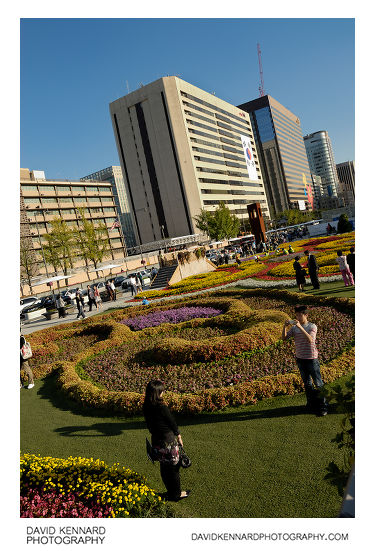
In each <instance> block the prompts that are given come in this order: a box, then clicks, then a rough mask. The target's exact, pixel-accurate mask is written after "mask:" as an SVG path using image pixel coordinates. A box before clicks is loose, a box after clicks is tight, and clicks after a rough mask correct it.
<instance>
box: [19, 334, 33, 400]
mask: <svg viewBox="0 0 375 551" xmlns="http://www.w3.org/2000/svg"><path fill="white" fill-rule="evenodd" d="M31 355H32V352H31V347H30V344H29V343H27V342H26V339H25V337H24V336H23V335H22V333H21V334H20V361H21V364H20V388H22V387H23V386H24V385H23V383H22V371H24V372H25V373H26V375H27V386H26V388H27V389H28V390H30V389H31V388H33V387H34V376H33V372H32V371H31V367H30V364H29V358H31Z"/></svg>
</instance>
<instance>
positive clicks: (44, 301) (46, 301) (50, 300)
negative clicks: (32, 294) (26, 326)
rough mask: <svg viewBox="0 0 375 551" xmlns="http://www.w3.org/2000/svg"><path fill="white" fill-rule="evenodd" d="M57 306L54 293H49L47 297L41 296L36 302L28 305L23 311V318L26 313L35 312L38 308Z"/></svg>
mask: <svg viewBox="0 0 375 551" xmlns="http://www.w3.org/2000/svg"><path fill="white" fill-rule="evenodd" d="M53 306H55V299H54V297H53V295H48V296H45V297H41V298H40V299H39V300H38V301H37V302H34V304H32V305H31V306H28V307H27V308H25V309H24V310H23V311H22V314H21V317H22V318H23V317H24V315H25V314H28V313H29V312H35V311H36V310H40V309H42V308H46V309H48V308H51V307H53Z"/></svg>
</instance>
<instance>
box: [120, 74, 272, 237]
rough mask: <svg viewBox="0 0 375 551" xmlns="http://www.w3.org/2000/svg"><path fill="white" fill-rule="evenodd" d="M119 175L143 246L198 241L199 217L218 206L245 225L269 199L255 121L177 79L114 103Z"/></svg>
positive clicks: (162, 81) (265, 210) (265, 209)
mask: <svg viewBox="0 0 375 551" xmlns="http://www.w3.org/2000/svg"><path fill="white" fill-rule="evenodd" d="M110 113H111V119H112V124H113V130H114V134H115V138H116V143H117V148H118V153H119V157H120V160H121V167H122V170H123V174H124V176H125V184H126V187H127V192H128V196H129V199H130V206H131V210H132V212H133V213H134V215H135V225H136V237H137V238H138V239H139V240H140V242H141V243H146V242H151V241H156V240H159V239H163V238H164V237H178V236H184V235H192V234H195V233H200V230H199V229H198V228H197V226H196V223H195V220H194V217H195V216H197V215H198V214H199V213H200V211H201V209H202V208H203V209H206V210H214V209H215V208H217V207H218V205H219V204H220V202H224V203H225V205H226V206H227V207H228V208H229V209H230V210H231V212H232V213H234V214H236V215H237V216H238V217H239V218H240V219H243V220H246V221H248V213H247V208H246V207H247V205H248V204H250V203H254V202H259V203H260V204H261V206H262V210H263V214H264V215H266V216H268V214H269V210H268V205H267V198H266V195H265V190H264V186H263V179H262V174H261V170H260V165H259V161H258V158H257V153H256V148H255V142H254V136H253V131H252V127H251V123H250V118H249V115H248V114H247V113H245V112H244V111H243V110H241V109H238V108H237V107H235V106H234V105H231V104H229V103H227V102H226V101H223V100H221V99H219V98H217V97H216V96H215V95H213V94H210V93H208V92H204V91H203V90H200V89H199V88H197V87H196V86H193V85H192V84H189V83H188V82H184V81H183V80H181V79H179V78H177V77H174V76H172V77H163V78H161V79H159V80H157V81H155V82H152V83H150V84H148V85H146V86H143V87H141V88H139V89H138V90H136V91H134V92H131V93H130V94H128V95H126V96H124V97H122V98H120V99H118V100H116V101H114V102H112V103H111V104H110Z"/></svg>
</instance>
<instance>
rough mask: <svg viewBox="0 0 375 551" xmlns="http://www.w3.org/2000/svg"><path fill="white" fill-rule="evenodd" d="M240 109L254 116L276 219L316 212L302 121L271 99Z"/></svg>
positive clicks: (270, 201)
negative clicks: (284, 214)
mask: <svg viewBox="0 0 375 551" xmlns="http://www.w3.org/2000/svg"><path fill="white" fill-rule="evenodd" d="M238 107H239V109H242V110H243V111H247V112H248V113H249V114H250V120H251V124H252V127H253V130H254V136H255V141H256V146H257V149H258V152H259V160H260V163H261V168H262V174H263V179H264V184H265V189H266V193H267V198H268V204H269V207H270V209H272V211H273V213H272V215H273V216H274V215H275V214H278V213H280V212H282V211H284V210H288V209H292V208H303V209H305V208H308V209H311V208H313V194H312V189H311V184H312V182H311V176H310V172H311V171H310V168H309V164H308V161H307V157H306V150H305V147H304V144H303V137H302V131H301V123H300V120H299V118H298V117H297V116H296V115H294V113H292V112H291V111H289V109H287V108H286V107H284V106H283V105H282V104H281V103H279V102H278V101H276V100H275V99H274V98H273V97H271V96H269V95H266V96H262V97H260V98H257V99H255V100H252V101H248V102H246V103H243V104H241V105H239V106H238ZM301 201H302V202H304V204H303V203H301Z"/></svg>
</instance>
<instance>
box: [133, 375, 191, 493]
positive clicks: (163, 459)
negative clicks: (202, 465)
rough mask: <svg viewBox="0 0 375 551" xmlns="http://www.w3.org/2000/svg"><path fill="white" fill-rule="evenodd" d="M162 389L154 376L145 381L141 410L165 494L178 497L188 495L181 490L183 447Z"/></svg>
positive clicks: (163, 387) (161, 385) (163, 388)
mask: <svg viewBox="0 0 375 551" xmlns="http://www.w3.org/2000/svg"><path fill="white" fill-rule="evenodd" d="M164 390H165V386H164V383H163V382H162V381H159V380H154V381H150V382H149V383H148V385H147V387H146V396H145V401H144V404H143V413H144V416H145V420H146V424H147V428H148V430H149V431H150V433H151V445H152V447H153V449H154V451H155V454H156V457H157V460H158V461H159V462H160V474H161V478H162V480H163V482H164V485H165V487H166V489H167V494H168V498H169V499H170V500H173V501H179V500H180V499H183V498H185V497H188V496H189V494H190V491H189V490H186V491H181V483H180V472H179V471H180V466H181V463H180V455H179V445H180V446H181V447H182V446H183V443H182V438H181V434H180V431H179V430H178V426H177V424H176V421H175V420H174V419H173V417H172V414H171V412H170V411H169V409H168V407H167V406H166V405H165V404H164V403H163V394H164Z"/></svg>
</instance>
